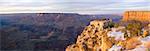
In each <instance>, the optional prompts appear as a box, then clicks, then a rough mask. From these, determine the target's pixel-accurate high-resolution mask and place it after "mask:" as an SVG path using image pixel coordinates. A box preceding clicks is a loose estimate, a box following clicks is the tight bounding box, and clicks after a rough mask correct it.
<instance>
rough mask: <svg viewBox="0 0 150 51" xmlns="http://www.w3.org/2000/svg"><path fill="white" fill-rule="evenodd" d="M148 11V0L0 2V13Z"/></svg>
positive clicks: (11, 0) (10, 0)
mask: <svg viewBox="0 0 150 51" xmlns="http://www.w3.org/2000/svg"><path fill="white" fill-rule="evenodd" d="M128 10H138V11H139V10H142V11H150V0H0V13H79V14H120V13H123V12H124V11H128Z"/></svg>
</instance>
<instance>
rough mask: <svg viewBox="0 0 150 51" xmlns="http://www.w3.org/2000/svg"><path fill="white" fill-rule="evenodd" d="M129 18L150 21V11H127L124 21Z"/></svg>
mask: <svg viewBox="0 0 150 51" xmlns="http://www.w3.org/2000/svg"><path fill="white" fill-rule="evenodd" d="M129 20H137V21H142V22H143V21H144V22H145V21H149V22H150V11H126V12H125V13H124V15H123V21H129Z"/></svg>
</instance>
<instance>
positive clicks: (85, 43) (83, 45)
mask: <svg viewBox="0 0 150 51" xmlns="http://www.w3.org/2000/svg"><path fill="white" fill-rule="evenodd" d="M107 22H109V21H100V20H94V21H92V22H90V25H89V26H87V27H86V28H85V29H84V30H83V32H82V33H81V35H79V36H78V38H77V41H76V43H75V44H72V45H70V46H68V47H67V49H66V51H88V50H91V51H100V50H102V51H106V50H107V49H109V48H111V46H112V43H111V41H110V39H109V38H108V37H107V32H108V30H106V29H104V28H103V26H107V24H106V23H107Z"/></svg>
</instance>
